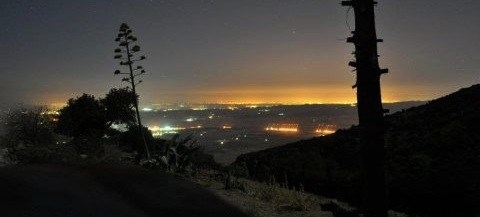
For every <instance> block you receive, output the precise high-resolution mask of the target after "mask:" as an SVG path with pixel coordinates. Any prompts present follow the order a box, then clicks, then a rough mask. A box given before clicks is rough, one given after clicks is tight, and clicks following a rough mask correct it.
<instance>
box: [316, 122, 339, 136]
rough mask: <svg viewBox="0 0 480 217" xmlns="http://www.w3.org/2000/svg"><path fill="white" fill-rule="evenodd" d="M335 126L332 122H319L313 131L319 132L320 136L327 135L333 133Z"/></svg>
mask: <svg viewBox="0 0 480 217" xmlns="http://www.w3.org/2000/svg"><path fill="white" fill-rule="evenodd" d="M335 129H336V126H335V125H333V124H320V125H318V127H317V129H316V130H315V133H317V134H319V135H320V136H325V135H329V134H332V133H335V131H336V130H335Z"/></svg>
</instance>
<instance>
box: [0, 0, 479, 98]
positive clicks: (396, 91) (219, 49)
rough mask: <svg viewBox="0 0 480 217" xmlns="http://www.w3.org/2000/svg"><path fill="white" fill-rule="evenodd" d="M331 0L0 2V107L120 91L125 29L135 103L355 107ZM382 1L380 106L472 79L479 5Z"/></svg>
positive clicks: (340, 11) (340, 10)
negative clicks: (139, 53) (138, 52)
mask: <svg viewBox="0 0 480 217" xmlns="http://www.w3.org/2000/svg"><path fill="white" fill-rule="evenodd" d="M339 2H340V0H256V1H254V0H96V1H93V0H92V1H87V0H81V1H80V0H79V1H65V0H43V1H39V0H3V1H2V2H1V5H0V41H1V43H0V50H1V52H0V65H1V68H0V72H1V85H0V102H1V103H16V102H25V103H41V104H52V103H60V104H61V103H65V101H66V100H67V99H68V98H71V97H74V96H77V95H80V94H82V93H84V92H85V93H91V94H94V95H96V96H99V97H101V96H103V95H104V94H105V93H106V92H107V91H108V90H109V89H110V88H112V87H121V86H122V85H125V83H123V84H122V82H121V81H120V80H121V77H118V76H117V77H115V76H114V75H113V71H114V70H116V69H120V66H118V64H117V61H116V60H114V59H113V55H114V53H113V50H114V49H115V48H116V44H115V42H114V39H115V37H116V34H117V31H118V27H119V26H120V24H121V23H122V22H127V23H128V24H129V25H130V27H131V28H132V29H133V31H134V34H135V35H136V36H137V37H138V39H139V41H138V44H139V45H141V46H142V49H143V51H144V54H145V55H146V56H147V60H145V61H144V62H143V66H144V67H145V69H146V70H147V72H148V74H146V76H144V78H143V80H144V81H145V82H144V83H143V84H142V85H141V86H140V87H139V90H138V91H139V94H140V95H141V103H142V104H153V103H174V102H213V103H227V102H237V103H251V102H255V103H259V102H269V103H271V102H277V103H332V102H345V103H350V102H354V101H355V90H352V89H351V85H352V84H353V83H354V80H355V77H354V74H353V73H351V72H350V70H351V68H349V67H348V66H347V62H348V61H350V60H352V58H353V57H352V56H351V55H350V53H351V52H352V51H353V46H352V45H351V44H347V43H345V41H344V39H345V38H346V37H348V36H349V32H350V31H351V30H350V29H349V26H350V28H353V26H354V21H353V10H352V11H350V14H349V15H347V9H346V8H345V7H341V6H340V5H339ZM379 2H380V4H379V6H378V7H377V11H376V12H377V32H378V36H379V38H383V39H384V40H385V43H383V44H381V45H380V47H379V53H380V55H381V57H380V64H381V66H382V67H387V68H390V74H388V75H386V76H383V78H382V85H383V98H384V101H404V100H428V99H432V98H434V97H438V96H441V95H444V94H447V93H449V92H452V91H455V90H457V89H458V88H461V87H466V86H470V85H472V84H475V83H479V82H480V73H479V68H480V53H479V50H480V25H479V24H478V21H479V20H480V12H479V11H480V1H477V0H455V1H452V0H422V1H418V0H379ZM352 30H353V29H352Z"/></svg>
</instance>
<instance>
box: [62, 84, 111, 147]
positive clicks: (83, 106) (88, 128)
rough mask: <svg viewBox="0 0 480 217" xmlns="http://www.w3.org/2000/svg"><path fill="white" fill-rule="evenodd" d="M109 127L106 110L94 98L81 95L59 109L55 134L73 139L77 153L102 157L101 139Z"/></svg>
mask: <svg viewBox="0 0 480 217" xmlns="http://www.w3.org/2000/svg"><path fill="white" fill-rule="evenodd" d="M108 127H109V125H108V123H107V119H106V110H105V108H104V107H103V106H102V105H101V104H100V101H99V100H97V99H95V97H94V96H92V95H88V94H83V95H82V96H80V97H77V98H75V99H73V98H72V99H69V100H68V103H67V106H65V107H63V108H62V109H60V115H59V117H58V122H57V127H56V132H58V133H60V134H62V135H66V136H69V137H73V144H74V146H75V148H76V149H77V151H78V152H79V153H82V154H88V155H96V156H101V155H103V152H104V151H103V146H102V145H101V142H102V141H101V140H102V137H103V136H104V135H105V133H106V132H107V129H108Z"/></svg>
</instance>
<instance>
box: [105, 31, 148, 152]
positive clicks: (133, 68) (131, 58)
mask: <svg viewBox="0 0 480 217" xmlns="http://www.w3.org/2000/svg"><path fill="white" fill-rule="evenodd" d="M132 32H133V31H132V30H131V29H130V27H129V26H128V25H127V24H126V23H122V24H121V25H120V30H119V33H118V36H117V38H116V39H115V41H116V42H118V45H119V48H117V49H115V51H114V52H115V56H114V58H115V59H119V60H120V65H121V66H127V68H128V72H121V71H120V70H116V71H115V72H114V74H115V75H126V77H124V78H122V81H124V82H128V83H129V84H130V86H131V88H132V92H133V94H134V95H135V96H138V95H137V91H136V86H137V85H138V84H140V83H142V80H138V81H137V80H136V78H137V77H138V76H141V75H143V74H144V73H145V70H144V69H143V67H142V66H140V65H138V64H137V63H138V61H142V60H144V59H145V56H144V55H140V56H138V53H139V52H140V46H138V45H136V44H135V45H134V44H133V43H135V42H136V41H137V37H135V36H134V35H133V34H132ZM134 108H135V113H136V116H137V124H138V132H139V135H140V136H141V137H142V141H143V145H144V147H145V154H146V155H147V158H150V150H149V148H148V145H147V142H146V140H145V134H144V132H143V130H142V126H143V125H142V119H141V117H140V112H139V109H138V97H136V98H135V100H134Z"/></svg>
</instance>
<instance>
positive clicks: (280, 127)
mask: <svg viewBox="0 0 480 217" xmlns="http://www.w3.org/2000/svg"><path fill="white" fill-rule="evenodd" d="M265 130H266V131H274V132H290V133H296V132H298V124H271V125H269V126H268V127H266V128H265Z"/></svg>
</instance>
